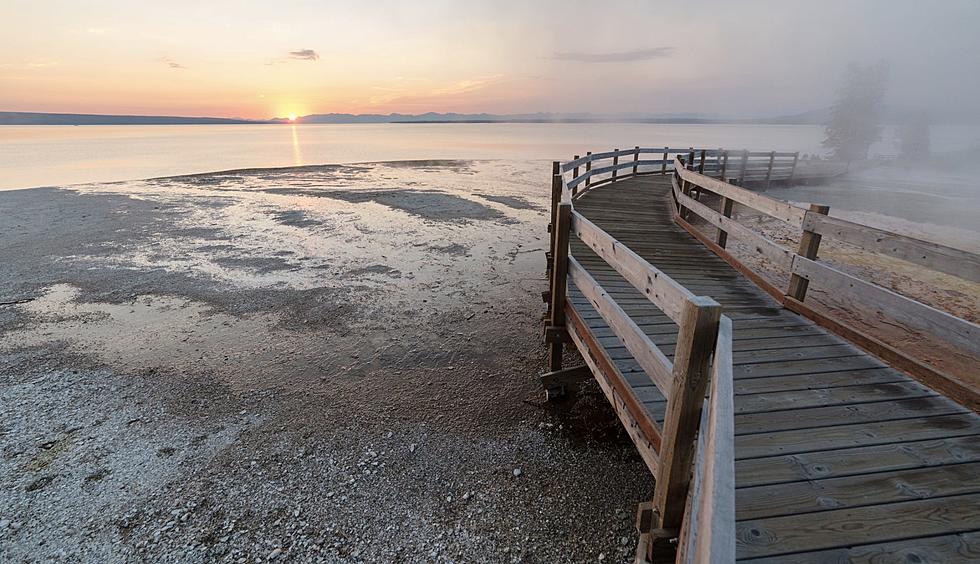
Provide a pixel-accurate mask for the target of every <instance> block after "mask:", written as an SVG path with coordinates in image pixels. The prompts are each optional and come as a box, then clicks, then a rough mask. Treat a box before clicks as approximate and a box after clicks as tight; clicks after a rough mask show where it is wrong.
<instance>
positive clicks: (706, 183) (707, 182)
mask: <svg viewBox="0 0 980 564" xmlns="http://www.w3.org/2000/svg"><path fill="white" fill-rule="evenodd" d="M679 173H680V175H681V178H682V179H683V180H685V181H687V182H690V183H692V184H696V185H698V186H700V187H701V188H704V189H705V190H708V191H709V192H714V193H715V194H718V195H719V196H725V197H728V198H731V199H732V200H735V201H736V202H738V203H740V204H742V205H745V206H748V207H750V208H753V209H755V210H758V211H761V212H762V213H765V214H768V215H771V216H772V217H775V218H777V219H781V220H783V221H785V222H786V223H789V224H790V225H792V226H794V227H802V226H803V219H804V217H805V216H806V210H804V209H802V208H798V207H796V206H794V205H792V204H788V203H786V202H781V201H779V200H775V199H773V198H770V197H768V196H763V195H762V194H757V193H755V192H752V191H750V190H746V189H744V188H741V187H738V186H733V185H731V184H728V183H725V182H722V181H720V180H717V179H715V178H711V177H708V176H704V175H700V174H698V173H696V172H694V171H689V170H683V169H681V170H680V171H679Z"/></svg>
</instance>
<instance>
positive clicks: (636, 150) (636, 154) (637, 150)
mask: <svg viewBox="0 0 980 564" xmlns="http://www.w3.org/2000/svg"><path fill="white" fill-rule="evenodd" d="M639 160H640V146H639V145H637V146H636V147H633V176H636V173H637V171H638V170H639V167H640V165H638V164H636V163H637V162H638V161H639Z"/></svg>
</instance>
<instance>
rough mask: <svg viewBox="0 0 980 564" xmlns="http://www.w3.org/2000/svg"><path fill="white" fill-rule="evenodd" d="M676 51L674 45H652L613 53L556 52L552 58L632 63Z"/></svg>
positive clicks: (587, 61)
mask: <svg viewBox="0 0 980 564" xmlns="http://www.w3.org/2000/svg"><path fill="white" fill-rule="evenodd" d="M673 52H674V48H673V47H651V48H649V49H634V50H632V51H616V52H612V53H580V52H564V53H555V54H554V56H553V57H552V58H554V59H558V60H559V61H578V62H581V63H630V62H633V61H648V60H650V59H659V58H662V57H668V56H670V54H671V53H673Z"/></svg>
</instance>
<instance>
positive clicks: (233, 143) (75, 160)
mask: <svg viewBox="0 0 980 564" xmlns="http://www.w3.org/2000/svg"><path fill="white" fill-rule="evenodd" d="M823 137H824V133H823V128H822V127H821V126H816V125H742V124H711V125H703V124H677V125H673V124H671V125H664V124H636V123H632V124H619V123H592V124H570V123H530V124H520V123H497V124H463V123H460V124H363V125H361V124H355V125H297V126H289V125H256V126H248V125H190V126H180V125H158V126H78V127H71V126H6V127H0V189H14V188H29V187H35V186H61V185H68V184H75V183H82V182H112V181H118V180H137V179H143V178H151V177H161V176H174V175H182V174H194V173H202V172H211V171H219V170H229V169H238V168H264V167H284V166H299V165H311V164H338V163H352V162H376V161H391V160H408V159H508V160H538V159H541V160H567V159H570V158H571V157H572V156H573V155H575V154H583V155H584V154H585V152H586V151H589V150H592V151H601V150H606V149H612V148H628V147H632V146H635V145H640V146H643V147H661V146H664V145H669V146H671V147H690V146H696V147H723V148H729V149H742V148H746V149H750V150H760V151H765V150H777V151H800V152H801V153H806V154H823V153H825V149H824V148H823V147H822V146H821V141H822V140H823ZM931 138H932V139H931V145H932V151H933V153H934V154H942V153H948V152H961V151H964V150H965V149H966V148H968V147H970V146H976V145H978V144H980V126H934V127H933V128H932V130H931ZM897 152H898V148H897V139H896V135H895V133H894V131H893V128H886V130H885V131H884V134H883V135H882V140H881V141H880V142H878V143H876V144H874V145H873V146H872V149H871V155H895V154H896V153H897Z"/></svg>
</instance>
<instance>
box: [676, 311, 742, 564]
mask: <svg viewBox="0 0 980 564" xmlns="http://www.w3.org/2000/svg"><path fill="white" fill-rule="evenodd" d="M731 346H732V322H731V320H730V319H728V318H727V317H722V318H721V321H720V323H719V326H718V340H717V344H716V346H715V356H714V361H713V362H712V367H711V388H710V393H709V395H708V400H707V401H706V407H705V408H704V409H703V410H702V412H701V425H700V427H701V432H700V433H699V434H698V448H697V463H696V464H695V469H694V481H693V484H692V492H693V497H692V503H691V511H690V515H689V516H688V517H687V518H686V519H685V520H684V527H685V528H686V529H687V534H686V535H683V534H682V537H683V538H684V539H685V541H686V542H685V544H684V546H682V548H681V550H680V554H679V555H678V559H677V561H678V562H688V563H699V564H708V563H711V562H730V561H732V560H734V558H735V430H734V419H733V416H734V404H733V400H732V397H733V392H732V359H731V355H732V351H731Z"/></svg>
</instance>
